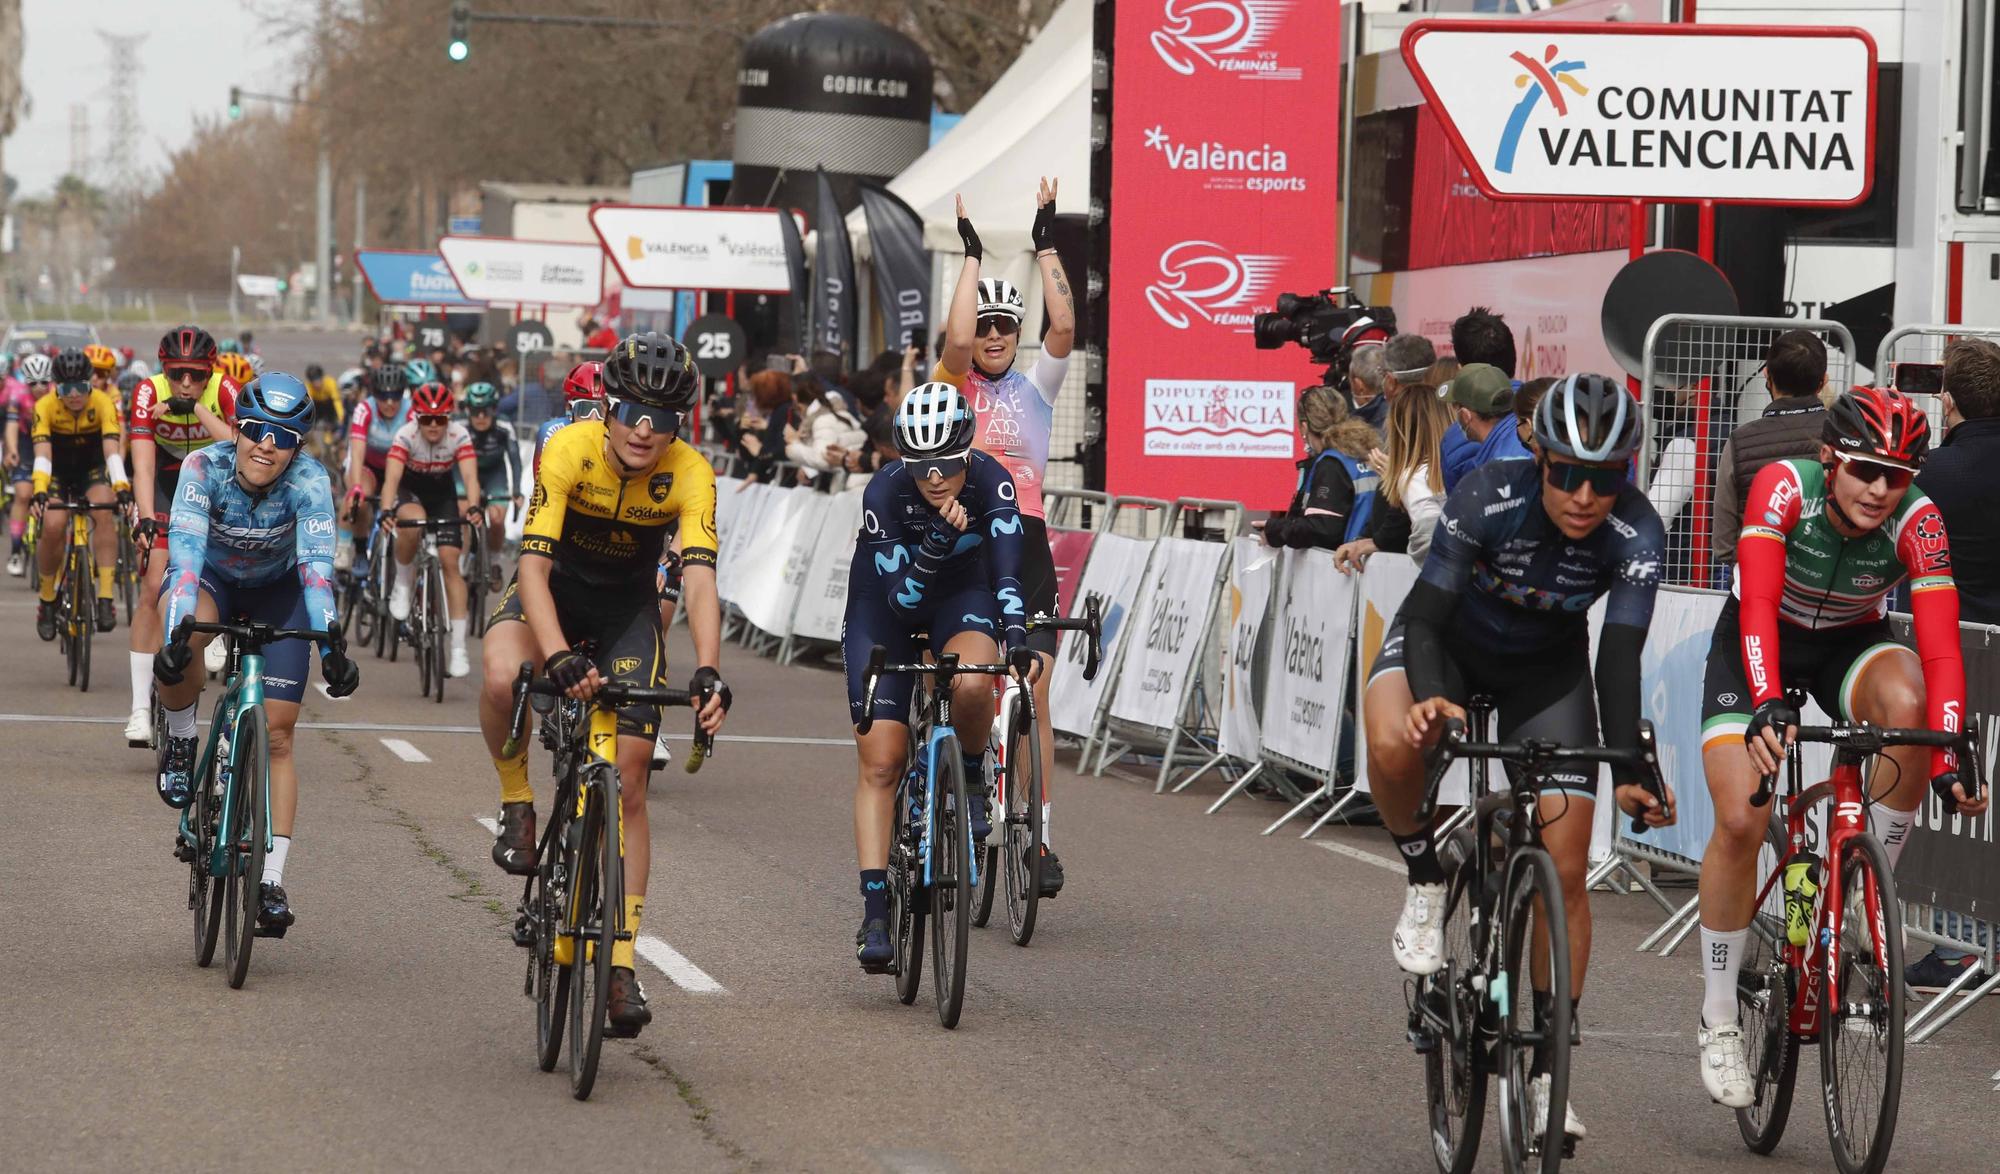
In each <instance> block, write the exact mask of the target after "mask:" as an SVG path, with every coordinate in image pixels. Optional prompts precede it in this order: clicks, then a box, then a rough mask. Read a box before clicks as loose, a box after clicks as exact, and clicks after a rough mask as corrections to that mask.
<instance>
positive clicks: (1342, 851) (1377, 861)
mask: <svg viewBox="0 0 2000 1174" xmlns="http://www.w3.org/2000/svg"><path fill="white" fill-rule="evenodd" d="M1313 843H1314V844H1315V845H1317V846H1318V847H1321V848H1325V849H1326V850H1327V851H1329V852H1331V853H1333V854H1334V855H1336V856H1345V857H1347V858H1348V859H1350V860H1359V861H1361V862H1362V863H1363V864H1372V865H1374V866H1375V867H1377V868H1386V869H1388V870H1389V871H1390V872H1402V871H1403V866H1402V864H1400V863H1398V862H1397V861H1394V860H1391V859H1390V858H1389V857H1387V856H1377V855H1376V854H1375V853H1373V852H1364V851H1362V850H1361V849H1359V848H1350V847H1348V846H1347V845H1346V844H1339V843H1335V842H1334V841H1332V840H1314V841H1313Z"/></svg>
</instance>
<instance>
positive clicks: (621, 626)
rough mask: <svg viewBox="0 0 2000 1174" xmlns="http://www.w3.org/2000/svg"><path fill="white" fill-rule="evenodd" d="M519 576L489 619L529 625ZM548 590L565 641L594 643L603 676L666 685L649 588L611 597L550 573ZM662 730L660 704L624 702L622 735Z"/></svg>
mask: <svg viewBox="0 0 2000 1174" xmlns="http://www.w3.org/2000/svg"><path fill="white" fill-rule="evenodd" d="M519 586H520V579H519V577H518V576H516V577H515V578H513V579H509V580H508V581H507V589H506V590H505V591H503V592H502V593H501V595H500V603H499V605H498V606H496V607H495V608H494V609H493V618H492V620H491V621H490V623H493V624H504V623H508V622H510V621H514V622H519V623H526V622H527V617H526V616H525V615H523V614H522V612H521V596H520V592H519ZM549 591H550V593H551V594H552V595H554V596H555V600H556V619H557V621H558V622H559V623H561V624H562V632H563V639H565V640H567V641H569V646H570V647H571V648H575V647H576V646H577V645H578V644H580V643H583V642H584V641H586V640H587V641H589V642H591V643H592V644H593V645H595V649H594V651H592V653H591V656H590V659H591V661H592V662H593V663H595V664H596V665H597V671H598V673H599V674H600V675H602V676H604V677H605V678H607V679H609V680H613V681H617V682H620V683H622V684H626V685H636V686H638V687H640V688H645V689H658V688H663V687H664V686H665V685H666V683H667V647H666V642H665V640H664V638H663V637H662V634H661V632H660V600H659V597H658V596H657V595H654V594H653V593H651V592H646V593H643V594H639V595H630V594H628V595H613V594H610V593H607V592H603V591H592V590H590V589H588V588H585V587H582V586H578V585H575V584H571V583H567V582H565V581H564V580H563V579H561V578H559V577H556V576H551V577H550V579H549ZM659 732H660V707H659V706H657V705H621V706H619V707H618V733H619V734H620V735H621V736H623V737H631V738H647V739H650V738H652V737H654V736H655V735H657V734H658V733H659Z"/></svg>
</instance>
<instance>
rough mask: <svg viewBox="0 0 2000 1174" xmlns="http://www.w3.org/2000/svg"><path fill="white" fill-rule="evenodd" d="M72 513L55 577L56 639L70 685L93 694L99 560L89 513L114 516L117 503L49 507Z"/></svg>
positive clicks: (67, 503) (66, 503) (62, 503)
mask: <svg viewBox="0 0 2000 1174" xmlns="http://www.w3.org/2000/svg"><path fill="white" fill-rule="evenodd" d="M46 508H48V509H51V510H67V511H68V512H69V545H68V547H67V548H66V549H65V550H64V551H63V561H62V566H61V567H60V568H59V569H58V570H57V572H56V574H57V575H58V576H60V577H59V578H58V579H57V581H56V639H57V640H58V641H59V642H60V644H61V647H62V654H63V663H64V664H65V665H66V666H67V667H68V670H69V683H70V684H72V685H74V686H76V688H77V691H78V692H81V693H88V692H90V639H91V636H92V635H94V634H95V633H96V631H97V617H96V616H95V615H94V614H92V611H93V609H94V608H95V606H96V602H97V560H96V558H95V557H94V556H93V555H92V553H91V548H90V511H92V510H98V511H103V512H109V513H115V512H117V511H118V510H119V508H120V507H119V505H118V503H116V502H109V501H107V502H95V501H56V500H53V499H52V500H50V502H49V503H48V506H47V507H46Z"/></svg>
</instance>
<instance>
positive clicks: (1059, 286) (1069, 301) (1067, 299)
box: [1054, 264, 1076, 314]
mask: <svg viewBox="0 0 2000 1174" xmlns="http://www.w3.org/2000/svg"><path fill="white" fill-rule="evenodd" d="M1054 277H1055V283H1056V292H1057V293H1059V294H1061V295H1062V298H1063V302H1064V304H1066V305H1067V306H1069V311H1070V313H1072V314H1074V313H1076V299H1075V298H1073V297H1071V296H1070V293H1069V282H1067V281H1065V280H1064V279H1063V271H1062V266H1061V264H1058V265H1057V266H1056V271H1055V274H1054Z"/></svg>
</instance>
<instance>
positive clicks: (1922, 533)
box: [1916, 513, 1944, 554]
mask: <svg viewBox="0 0 2000 1174" xmlns="http://www.w3.org/2000/svg"><path fill="white" fill-rule="evenodd" d="M1916 535H1917V549H1918V550H1921V551H1923V552H1924V553H1925V554H1930V553H1932V552H1934V551H1939V550H1943V549H1944V517H1943V515H1940V514H1936V513H1927V514H1925V515H1923V516H1922V517H1920V518H1918V519H1917V525H1916Z"/></svg>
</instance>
